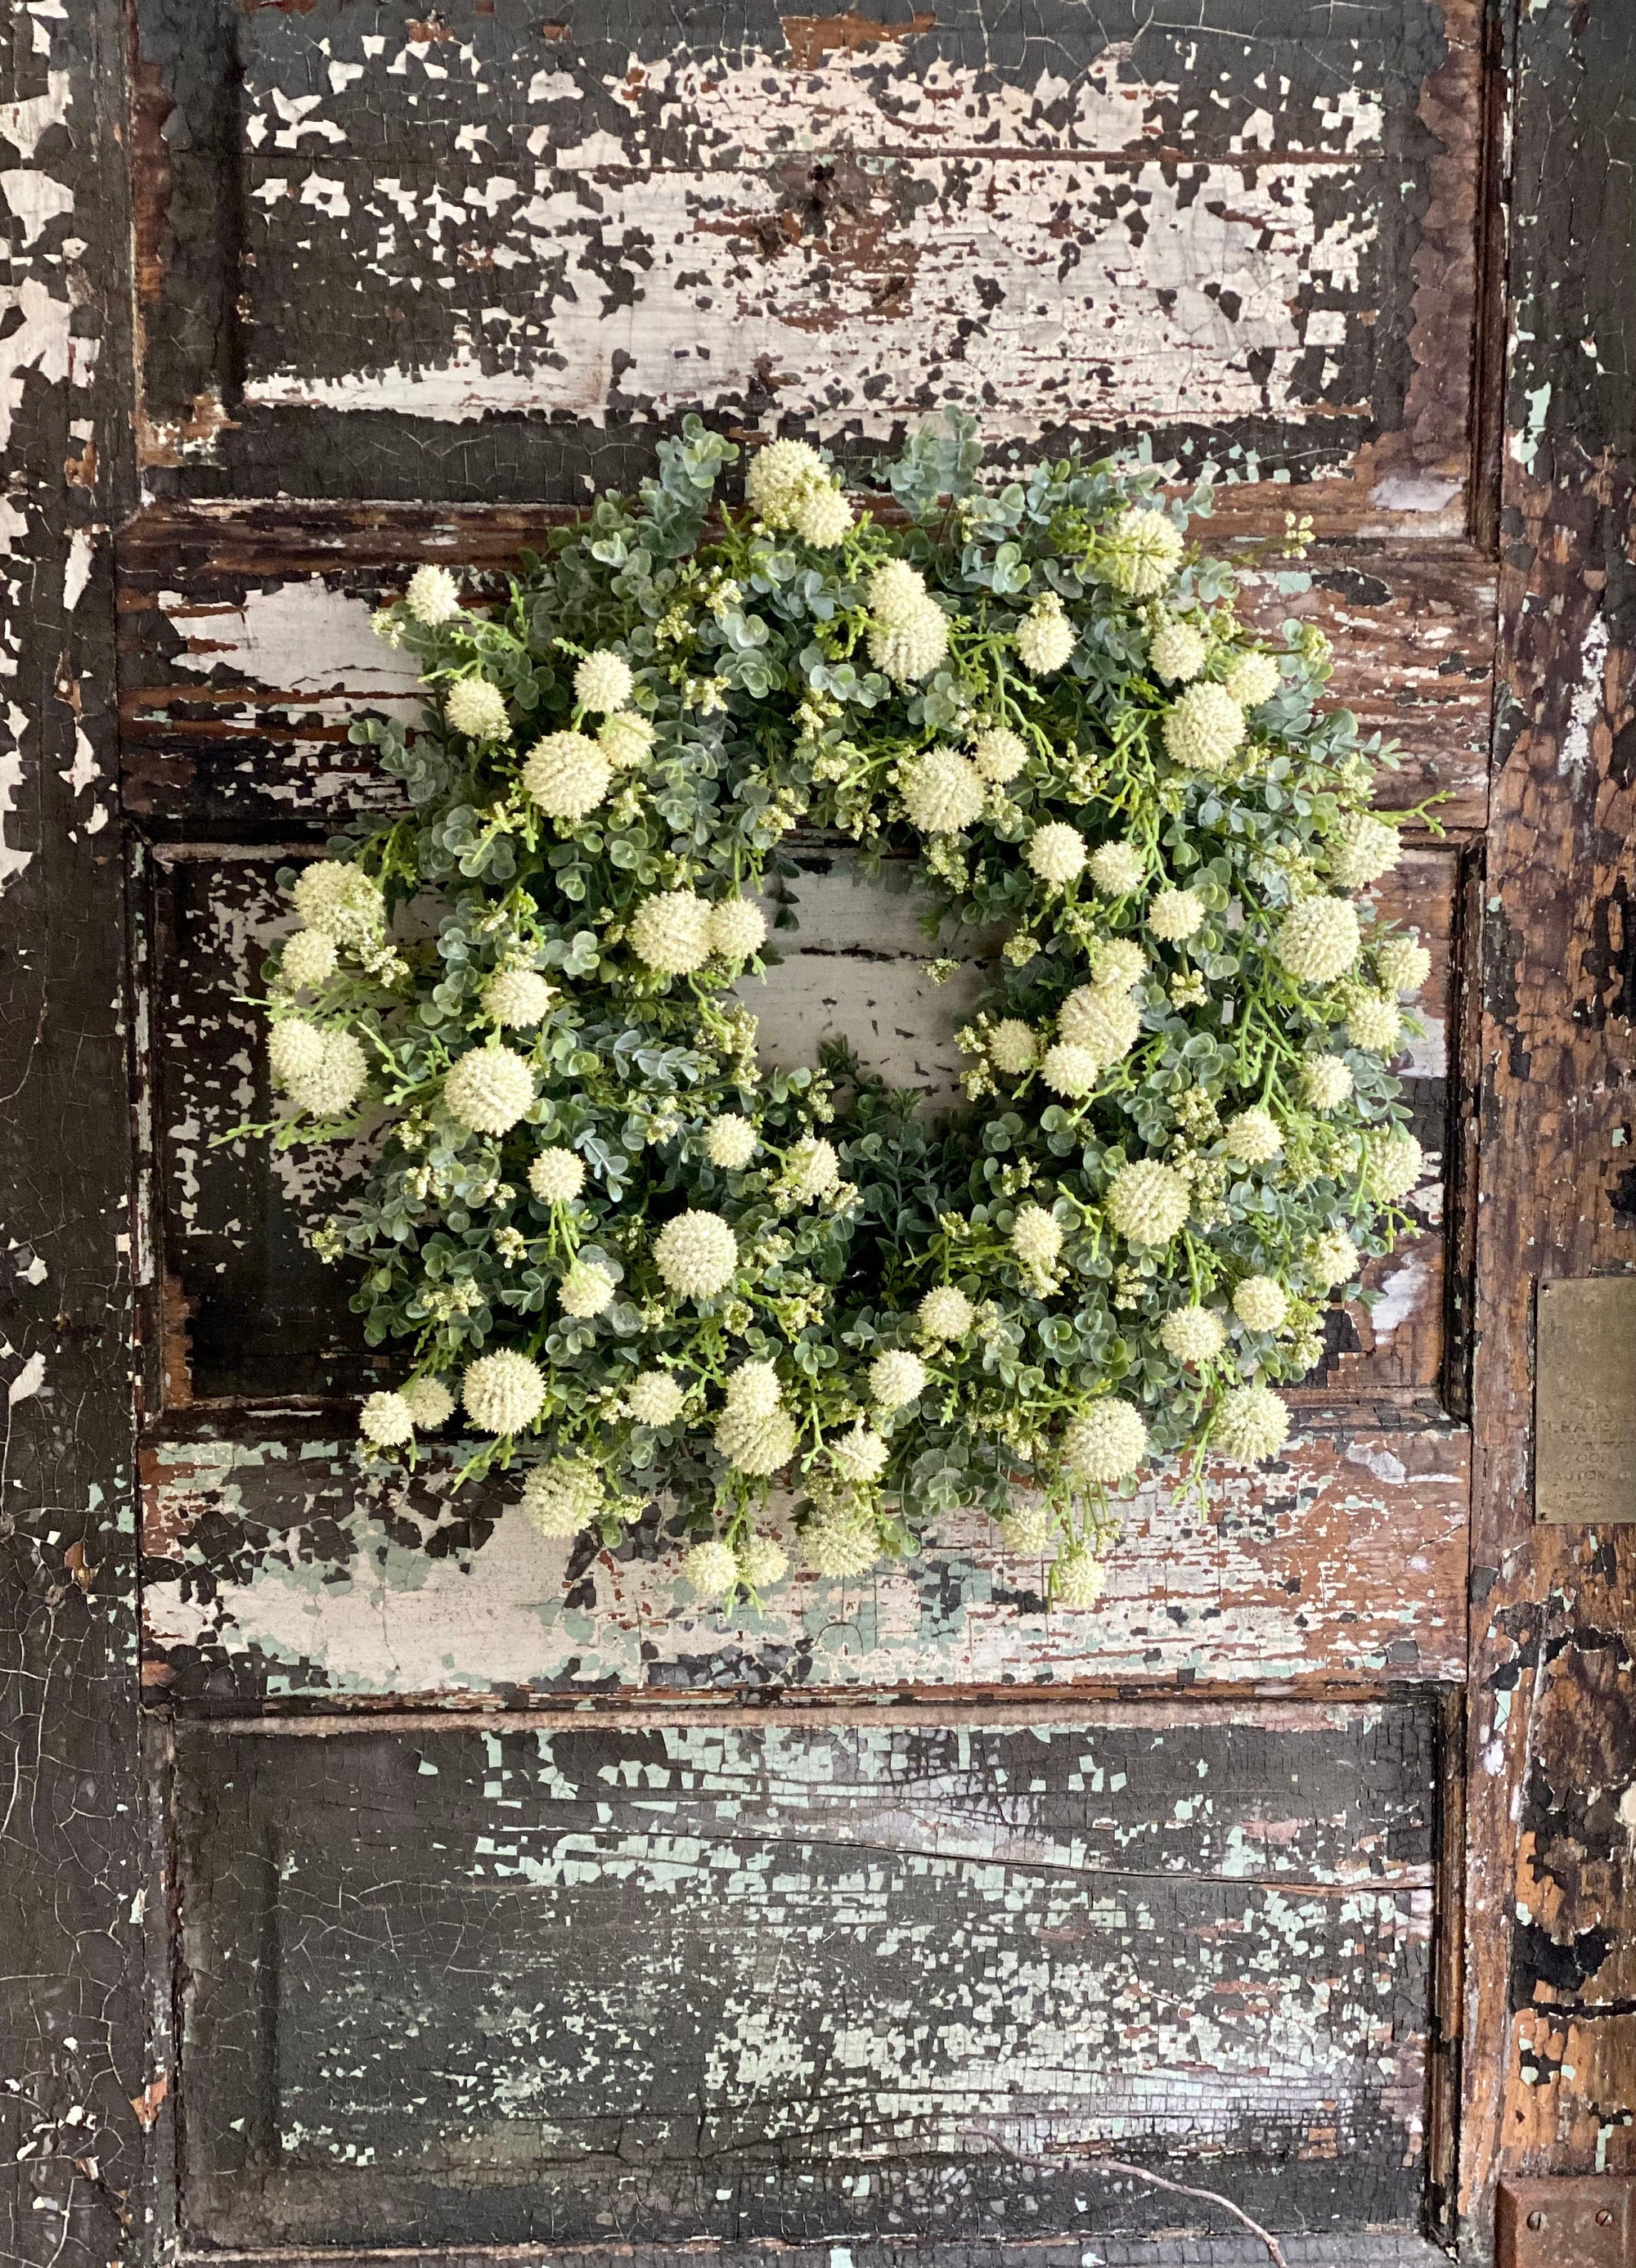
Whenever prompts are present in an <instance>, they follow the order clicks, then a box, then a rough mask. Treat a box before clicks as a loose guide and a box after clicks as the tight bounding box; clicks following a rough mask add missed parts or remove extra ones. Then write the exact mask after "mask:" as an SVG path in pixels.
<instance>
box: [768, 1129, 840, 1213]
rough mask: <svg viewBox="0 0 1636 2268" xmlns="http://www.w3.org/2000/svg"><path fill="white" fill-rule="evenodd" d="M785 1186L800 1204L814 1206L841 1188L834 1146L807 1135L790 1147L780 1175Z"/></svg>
mask: <svg viewBox="0 0 1636 2268" xmlns="http://www.w3.org/2000/svg"><path fill="white" fill-rule="evenodd" d="M780 1179H781V1181H782V1182H783V1185H784V1187H785V1189H788V1190H789V1191H790V1193H791V1195H792V1196H793V1197H798V1198H799V1199H800V1202H801V1203H802V1204H817V1202H818V1200H819V1199H820V1197H828V1196H829V1193H830V1191H831V1190H832V1189H838V1188H839V1187H840V1185H841V1160H840V1159H839V1157H838V1156H837V1155H836V1149H835V1145H834V1144H833V1143H832V1142H826V1141H824V1140H823V1139H822V1137H821V1136H818V1135H815V1134H808V1135H806V1136H804V1137H803V1138H802V1139H801V1140H800V1141H799V1142H796V1143H793V1144H792V1145H791V1148H790V1150H789V1152H788V1154H787V1155H786V1156H785V1160H784V1172H783V1174H782V1175H781V1176H780Z"/></svg>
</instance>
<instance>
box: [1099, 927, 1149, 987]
mask: <svg viewBox="0 0 1636 2268" xmlns="http://www.w3.org/2000/svg"><path fill="white" fill-rule="evenodd" d="M1146 974H1147V955H1146V954H1145V953H1144V952H1143V951H1142V948H1141V946H1139V945H1138V944H1137V943H1136V941H1135V940H1134V939H1132V938H1128V937H1109V938H1104V939H1102V942H1101V943H1100V944H1099V945H1096V946H1093V948H1092V951H1091V982H1092V983H1094V984H1099V985H1112V986H1114V987H1115V988H1116V989H1117V990H1123V991H1126V992H1128V991H1130V990H1131V988H1132V987H1133V986H1134V985H1138V984H1139V983H1141V981H1142V979H1143V977H1145V976H1146Z"/></svg>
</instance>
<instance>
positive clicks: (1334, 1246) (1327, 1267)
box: [1301, 1228, 1360, 1292]
mask: <svg viewBox="0 0 1636 2268" xmlns="http://www.w3.org/2000/svg"><path fill="white" fill-rule="evenodd" d="M1359 1263H1360V1254H1359V1251H1358V1248H1357V1246H1356V1245H1355V1244H1354V1243H1353V1242H1352V1239H1351V1237H1350V1236H1348V1235H1347V1233H1346V1232H1345V1229H1344V1228H1329V1229H1325V1231H1324V1232H1323V1235H1322V1236H1315V1237H1314V1238H1313V1240H1312V1242H1311V1243H1310V1244H1309V1245H1308V1247H1307V1251H1306V1256H1305V1258H1304V1260H1303V1262H1302V1263H1301V1264H1302V1266H1303V1267H1304V1268H1305V1269H1306V1271H1307V1274H1308V1277H1309V1278H1310V1279H1311V1281H1312V1283H1313V1284H1314V1285H1315V1287H1316V1288H1317V1289H1318V1290H1319V1291H1320V1292H1332V1291H1333V1290H1334V1289H1335V1286H1336V1285H1338V1284H1349V1283H1350V1282H1351V1281H1352V1278H1353V1277H1354V1276H1355V1275H1356V1274H1357V1272H1358V1268H1359Z"/></svg>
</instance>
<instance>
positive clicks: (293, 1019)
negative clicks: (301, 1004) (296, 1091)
mask: <svg viewBox="0 0 1636 2268" xmlns="http://www.w3.org/2000/svg"><path fill="white" fill-rule="evenodd" d="M267 1060H268V1062H269V1064H270V1065H271V1067H272V1073H273V1078H274V1079H275V1081H276V1083H277V1085H278V1086H282V1087H283V1088H284V1089H285V1091H286V1092H288V1091H289V1089H290V1087H291V1084H292V1082H296V1081H304V1080H306V1079H309V1078H311V1077H312V1076H313V1073H314V1072H316V1071H317V1070H318V1068H319V1066H320V1065H321V1064H322V1062H323V1060H324V1034H323V1032H322V1030H321V1028H320V1027H319V1026H318V1025H316V1024H309V1023H308V1022H307V1021H306V1019H305V1018H304V1017H301V1016H286V1017H284V1019H283V1020H282V1021H280V1022H279V1023H276V1024H275V1025H274V1026H273V1028H272V1030H271V1032H270V1033H269V1035H268V1041H267Z"/></svg>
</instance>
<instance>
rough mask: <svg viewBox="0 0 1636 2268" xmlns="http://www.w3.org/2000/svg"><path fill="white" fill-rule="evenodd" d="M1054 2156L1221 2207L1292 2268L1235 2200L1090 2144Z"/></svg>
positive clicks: (973, 2137) (1009, 2153)
mask: <svg viewBox="0 0 1636 2268" xmlns="http://www.w3.org/2000/svg"><path fill="white" fill-rule="evenodd" d="M962 2139H965V2140H967V2141H969V2142H987V2143H989V2144H990V2145H991V2147H993V2148H994V2149H997V2150H999V2152H1001V2154H1003V2155H1004V2156H1006V2157H1007V2158H1012V2159H1014V2160H1015V2161H1016V2162H1017V2164H1019V2165H1026V2164H1027V2163H1028V2160H1027V2159H1025V2158H1024V2156H1023V2154H1022V2153H1021V2150H1013V2148H1012V2147H1011V2145H1010V2143H1009V2142H1002V2141H1001V2140H1000V2138H999V2135H998V2134H984V2133H981V2132H974V2133H969V2134H967V2135H966V2136H964V2137H963V2138H962ZM1052 2154H1054V2155H1062V2156H1067V2155H1070V2154H1072V2155H1073V2156H1076V2157H1080V2156H1082V2157H1083V2158H1084V2159H1085V2161H1086V2163H1087V2166H1090V2167H1093V2168H1094V2169H1096V2170H1097V2171H1098V2172H1101V2173H1104V2174H1128V2175H1129V2176H1130V2177H1131V2180H1132V2181H1138V2182H1149V2183H1152V2184H1153V2188H1154V2189H1156V2190H1168V2191H1169V2192H1170V2193H1171V2195H1172V2196H1173V2197H1184V2198H1198V2199H1200V2200H1201V2202H1203V2203H1204V2204H1206V2205H1220V2208H1221V2210H1222V2212H1223V2213H1231V2214H1232V2216H1233V2218H1234V2220H1236V2221H1238V2222H1239V2223H1240V2224H1241V2225H1242V2227H1243V2228H1247V2229H1248V2230H1249V2233H1250V2235H1252V2236H1253V2237H1255V2238H1256V2242H1258V2243H1261V2244H1264V2245H1265V2246H1266V2248H1267V2258H1268V2260H1269V2261H1270V2262H1271V2268H1289V2262H1288V2261H1287V2260H1286V2257H1285V2255H1284V2247H1283V2246H1282V2245H1281V2244H1280V2243H1279V2241H1278V2238H1277V2237H1276V2236H1274V2235H1273V2234H1272V2232H1271V2229H1268V2228H1263V2227H1262V2226H1261V2223H1260V2222H1259V2221H1258V2220H1251V2219H1250V2217H1249V2214H1248V2213H1246V2212H1245V2211H1244V2208H1243V2207H1242V2205H1234V2202H1233V2200H1232V2198H1230V2197H1223V2196H1222V2194H1221V2192H1220V2190H1204V2189H1195V2188H1193V2187H1191V2186H1190V2184H1189V2183H1186V2182H1173V2181H1170V2180H1169V2179H1168V2178H1167V2176H1165V2175H1163V2174H1151V2173H1149V2172H1148V2170H1147V2169H1146V2166H1135V2165H1132V2164H1131V2161H1130V2160H1129V2159H1128V2158H1104V2157H1102V2155H1101V2154H1100V2153H1098V2152H1096V2151H1095V2149H1094V2145H1093V2144H1091V2143H1089V2142H1064V2143H1058V2146H1057V2149H1056V2151H1055V2152H1054V2153H1052Z"/></svg>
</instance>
